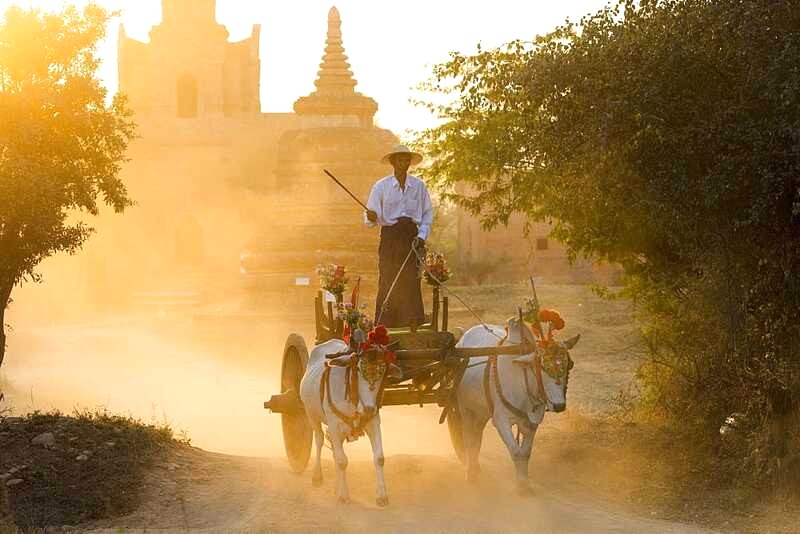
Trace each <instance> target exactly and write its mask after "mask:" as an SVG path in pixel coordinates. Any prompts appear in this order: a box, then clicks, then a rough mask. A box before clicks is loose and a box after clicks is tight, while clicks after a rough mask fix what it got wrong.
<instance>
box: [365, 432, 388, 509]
mask: <svg viewBox="0 0 800 534" xmlns="http://www.w3.org/2000/svg"><path fill="white" fill-rule="evenodd" d="M365 430H366V432H367V436H369V442H370V443H371V444H372V460H373V462H374V463H375V477H376V484H377V486H376V488H375V503H376V504H377V505H378V506H387V505H388V504H389V495H388V494H387V493H386V480H385V479H384V477H383V464H384V457H383V440H382V438H381V425H380V421H379V420H378V417H375V418H373V419H372V421H370V423H369V424H368V425H367V427H366V429H365Z"/></svg>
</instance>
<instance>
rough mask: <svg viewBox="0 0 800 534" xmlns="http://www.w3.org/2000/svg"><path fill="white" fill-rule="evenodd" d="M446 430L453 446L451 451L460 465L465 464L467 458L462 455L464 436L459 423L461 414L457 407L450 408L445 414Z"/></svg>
mask: <svg viewBox="0 0 800 534" xmlns="http://www.w3.org/2000/svg"><path fill="white" fill-rule="evenodd" d="M447 428H448V430H450V443H452V444H453V450H455V451H456V456H458V459H459V460H460V461H461V463H462V464H465V463H466V462H467V457H466V455H465V454H464V434H463V424H462V423H461V412H460V411H459V409H458V405H455V406H453V407H452V409H451V410H450V412H448V414H447Z"/></svg>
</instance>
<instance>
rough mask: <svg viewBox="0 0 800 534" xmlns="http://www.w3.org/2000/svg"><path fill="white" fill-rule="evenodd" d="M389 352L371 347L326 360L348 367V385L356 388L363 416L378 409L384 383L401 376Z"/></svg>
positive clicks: (401, 373)
mask: <svg viewBox="0 0 800 534" xmlns="http://www.w3.org/2000/svg"><path fill="white" fill-rule="evenodd" d="M391 354H392V353H391V352H390V351H386V350H382V349H379V348H372V349H369V350H365V351H363V352H361V353H353V354H349V355H346V356H339V357H338V358H334V359H332V360H329V361H328V365H330V366H332V367H349V368H350V373H351V374H350V377H351V379H352V380H353V382H352V383H351V384H350V385H348V387H357V388H358V397H357V398H358V404H359V407H358V411H359V412H361V413H362V415H363V416H364V417H365V418H369V417H371V416H372V415H374V414H375V412H376V411H377V410H378V403H379V401H380V394H381V390H382V389H383V385H384V383H385V382H386V381H387V380H392V379H396V380H399V379H401V378H402V377H403V371H402V370H401V369H400V368H399V367H398V366H397V365H395V364H394V361H393V357H391V356H390V355H391ZM351 394H352V393H351Z"/></svg>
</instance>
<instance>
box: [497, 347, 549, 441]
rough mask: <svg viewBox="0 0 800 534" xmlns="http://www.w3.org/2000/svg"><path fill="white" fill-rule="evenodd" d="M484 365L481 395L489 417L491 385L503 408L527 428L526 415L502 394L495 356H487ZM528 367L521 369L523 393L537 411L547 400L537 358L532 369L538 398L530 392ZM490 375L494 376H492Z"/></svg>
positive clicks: (528, 424) (528, 423)
mask: <svg viewBox="0 0 800 534" xmlns="http://www.w3.org/2000/svg"><path fill="white" fill-rule="evenodd" d="M507 337H508V335H506V337H503V338H502V339H501V340H500V342H499V343H498V344H497V346H502V345H503V344H504V343H505V341H506V338H507ZM486 363H487V365H486V368H485V369H484V371H483V393H484V395H485V396H486V404H487V406H488V407H489V414H490V416H492V415H494V400H493V399H492V391H491V386H490V383H492V384H494V387H495V391H496V392H497V397H498V398H499V399H500V402H502V403H503V406H505V408H506V409H507V410H508V411H509V412H511V413H512V414H514V415H515V416H517V417H518V418H519V419H521V420H522V421H523V422H524V424H525V426H528V427H529V426H530V425H531V422H530V419H528V414H527V413H525V412H524V411H522V410H520V409H519V408H517V407H516V406H514V405H513V404H511V401H509V400H508V399H507V398H506V396H505V395H504V394H503V387H502V385H501V384H500V375H499V373H498V372H497V356H489V359H488V360H487V362H486ZM528 367H529V366H528V365H525V366H524V367H523V369H522V375H523V377H524V378H525V391H526V393H527V394H528V398H529V399H530V400H531V401H532V402H533V404H534V409H537V408H539V407H540V406H542V405H543V404H546V403H547V400H548V397H547V392H546V391H545V389H544V384H543V382H542V366H541V362H540V361H539V358H538V357H537V358H535V359H534V369H533V371H534V375H535V376H536V384H537V386H538V388H539V395H538V396H536V395H534V394H533V392H532V391H531V387H530V382H529V380H528ZM492 374H494V376H492Z"/></svg>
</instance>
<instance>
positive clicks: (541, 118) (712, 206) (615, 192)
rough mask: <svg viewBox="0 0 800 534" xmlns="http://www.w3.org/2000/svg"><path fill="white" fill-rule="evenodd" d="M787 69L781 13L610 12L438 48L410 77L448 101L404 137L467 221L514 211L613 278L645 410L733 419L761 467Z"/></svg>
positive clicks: (789, 395) (792, 178)
mask: <svg viewBox="0 0 800 534" xmlns="http://www.w3.org/2000/svg"><path fill="white" fill-rule="evenodd" d="M798 65H800V2H798V1H794V0H792V1H784V2H774V1H771V0H640V1H633V0H628V1H622V2H619V3H618V4H617V5H616V6H614V7H609V8H606V9H604V10H602V11H600V12H598V13H596V14H593V15H589V16H586V17H584V19H583V20H581V21H580V22H579V23H567V24H566V25H564V26H563V27H560V28H558V29H556V30H555V31H553V32H552V33H551V34H549V35H545V36H542V37H538V38H537V39H536V40H535V41H533V42H521V41H516V42H512V43H510V44H509V45H506V46H504V47H501V48H499V49H494V50H480V49H479V50H478V52H477V53H476V54H474V55H463V54H453V55H452V56H451V59H450V61H448V62H447V63H444V64H441V65H438V66H437V67H435V69H434V74H433V77H432V79H431V80H430V82H429V83H428V84H427V86H428V88H429V89H430V90H431V91H433V92H434V93H438V94H445V95H449V97H450V99H451V102H450V103H449V104H446V105H437V106H433V105H431V108H432V109H434V110H435V111H437V112H438V113H439V115H440V116H441V117H442V119H443V122H442V124H441V125H440V126H438V127H436V128H433V129H430V130H428V131H426V132H424V133H422V134H421V135H420V138H419V140H418V141H419V144H420V145H421V146H422V148H423V149H424V150H426V151H427V152H428V153H429V154H432V155H433V156H434V159H435V161H434V163H433V165H432V166H431V167H430V169H428V171H427V177H428V179H429V180H431V181H434V182H436V183H437V184H438V185H439V187H441V188H442V189H444V190H445V191H448V192H450V198H452V199H454V200H455V201H456V202H458V203H459V204H460V205H461V206H463V207H465V208H466V209H468V210H470V211H471V212H473V213H476V214H481V217H482V220H483V222H484V224H485V225H487V226H492V225H495V224H499V223H504V222H507V221H508V217H509V216H510V214H511V213H514V212H522V213H525V214H527V216H528V217H529V218H530V219H532V220H547V221H551V222H553V224H554V230H553V234H554V237H556V238H558V239H560V240H562V241H563V242H564V243H566V244H567V245H568V247H569V250H570V251H571V253H572V254H573V255H574V256H577V255H586V256H591V257H595V258H600V259H603V260H607V261H611V262H616V263H619V264H621V265H622V266H623V267H624V269H625V272H626V279H627V294H628V295H630V296H631V297H632V298H634V299H635V300H636V301H637V302H638V304H639V309H640V310H641V314H642V317H641V318H642V324H643V332H644V334H645V336H646V340H647V341H648V344H649V346H650V348H651V355H652V358H651V361H650V362H649V363H648V364H646V365H645V366H644V367H643V369H642V377H643V378H644V383H643V396H642V401H643V403H644V404H645V405H646V406H647V407H648V408H649V409H651V411H655V412H656V413H660V414H663V415H666V416H667V417H670V418H672V420H674V421H677V422H680V424H682V425H685V424H687V423H689V424H693V425H697V426H698V427H700V428H702V429H704V430H706V431H707V432H708V433H707V434H706V435H707V436H718V435H719V434H718V432H717V430H718V429H719V427H720V424H721V423H722V421H724V419H725V417H726V416H727V415H729V414H731V413H732V412H739V413H743V414H745V415H746V420H747V421H748V426H747V430H749V434H748V436H749V439H750V440H751V441H750V442H749V445H750V449H751V450H752V451H756V450H758V451H760V453H764V452H766V451H772V452H770V453H769V454H770V455H771V456H770V458H778V457H780V456H781V454H785V453H786V447H785V444H784V445H781V444H780V441H781V439H782V438H781V439H778V440H777V442H775V443H772V445H773V446H771V447H763V446H761V445H764V443H763V440H764V439H768V438H765V437H764V436H765V435H766V432H765V431H764V429H766V428H767V427H768V426H769V425H768V424H767V423H768V422H769V421H770V420H774V419H776V418H780V417H783V416H784V415H785V414H786V413H788V412H789V411H790V410H796V408H797V406H798V403H799V402H800V320H798V318H800V69H799V68H798ZM456 184H460V185H459V187H458V188H456V187H455V186H456ZM455 191H462V193H461V194H457V193H455ZM463 191H467V193H463ZM772 438H774V436H772ZM772 438H769V439H768V441H769V440H770V439H772ZM783 438H785V436H783ZM784 441H785V440H784ZM756 456H758V455H756ZM770 461H771V460H770V459H769V458H767V461H766V462H764V458H761V459H759V460H757V461H756V460H754V463H753V462H751V463H748V462H744V463H743V462H739V465H740V466H743V467H745V469H747V470H750V471H751V472H756V473H763V472H765V470H766V469H769V468H770V467H769V466H770V465H777V463H776V464H770ZM759 462H761V463H759ZM756 464H757V465H756ZM753 467H757V468H758V469H753Z"/></svg>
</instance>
